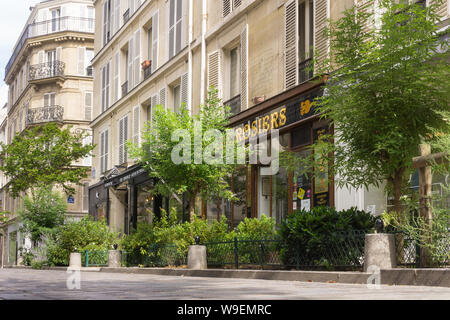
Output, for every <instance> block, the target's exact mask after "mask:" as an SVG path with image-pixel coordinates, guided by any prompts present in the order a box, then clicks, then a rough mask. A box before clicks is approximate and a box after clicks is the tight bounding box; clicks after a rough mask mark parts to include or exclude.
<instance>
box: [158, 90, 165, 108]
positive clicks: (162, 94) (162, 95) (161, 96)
mask: <svg viewBox="0 0 450 320" xmlns="http://www.w3.org/2000/svg"><path fill="white" fill-rule="evenodd" d="M159 104H160V105H161V106H163V107H164V109H165V108H166V88H162V89H161V90H159Z"/></svg>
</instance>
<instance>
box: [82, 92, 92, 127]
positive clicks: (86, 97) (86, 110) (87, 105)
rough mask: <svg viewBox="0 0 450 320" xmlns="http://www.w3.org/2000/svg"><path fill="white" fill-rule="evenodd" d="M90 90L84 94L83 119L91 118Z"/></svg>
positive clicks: (89, 119)
mask: <svg viewBox="0 0 450 320" xmlns="http://www.w3.org/2000/svg"><path fill="white" fill-rule="evenodd" d="M92 100H93V94H92V92H85V95H84V120H88V121H91V120H92V105H93V101H92Z"/></svg>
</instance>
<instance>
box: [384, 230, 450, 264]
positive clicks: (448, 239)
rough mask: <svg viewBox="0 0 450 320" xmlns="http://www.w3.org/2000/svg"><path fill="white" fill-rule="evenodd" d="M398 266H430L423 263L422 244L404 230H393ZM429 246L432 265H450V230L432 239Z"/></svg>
mask: <svg viewBox="0 0 450 320" xmlns="http://www.w3.org/2000/svg"><path fill="white" fill-rule="evenodd" d="M393 234H394V239H395V248H396V255H397V256H396V260H397V266H398V267H404V268H421V267H430V266H428V265H427V266H422V265H421V262H420V261H421V259H420V254H421V244H420V243H419V241H418V240H417V239H415V238H414V237H413V236H411V235H409V234H407V233H404V232H393ZM432 241H433V242H432V244H431V245H430V246H429V247H428V251H430V255H431V257H430V258H431V261H429V263H431V266H432V267H447V266H450V232H447V233H442V234H440V235H438V236H437V237H436V235H435V239H433V240H432Z"/></svg>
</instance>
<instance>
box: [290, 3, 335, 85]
mask: <svg viewBox="0 0 450 320" xmlns="http://www.w3.org/2000/svg"><path fill="white" fill-rule="evenodd" d="M325 1H326V0H325ZM284 18H285V20H284V21H285V56H284V67H285V74H284V77H285V78H284V86H285V88H286V89H289V88H292V87H293V86H295V85H297V83H298V63H299V61H298V41H299V35H298V1H297V0H291V1H289V2H288V3H286V5H285V15H284Z"/></svg>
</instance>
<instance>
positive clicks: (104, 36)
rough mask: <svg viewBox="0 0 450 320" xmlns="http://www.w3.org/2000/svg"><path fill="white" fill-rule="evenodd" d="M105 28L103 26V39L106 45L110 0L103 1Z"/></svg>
mask: <svg viewBox="0 0 450 320" xmlns="http://www.w3.org/2000/svg"><path fill="white" fill-rule="evenodd" d="M102 18H103V28H102V39H103V45H105V44H106V43H107V42H108V39H107V37H108V19H109V17H108V1H105V2H104V3H103V15H102Z"/></svg>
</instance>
